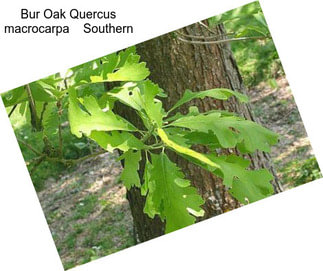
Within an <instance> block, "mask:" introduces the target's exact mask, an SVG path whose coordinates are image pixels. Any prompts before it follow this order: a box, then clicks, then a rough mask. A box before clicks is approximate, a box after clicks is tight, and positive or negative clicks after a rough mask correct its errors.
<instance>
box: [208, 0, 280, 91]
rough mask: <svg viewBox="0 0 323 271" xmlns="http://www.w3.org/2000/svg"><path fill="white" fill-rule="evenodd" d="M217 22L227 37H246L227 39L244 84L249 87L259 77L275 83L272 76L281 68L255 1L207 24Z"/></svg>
mask: <svg viewBox="0 0 323 271" xmlns="http://www.w3.org/2000/svg"><path fill="white" fill-rule="evenodd" d="M220 23H222V24H223V25H224V27H225V29H226V31H227V35H228V38H242V37H245V38H246V39H245V40H242V41H235V42H232V43H231V48H232V51H233V53H234V56H235V58H236V61H237V64H238V66H239V70H240V72H241V75H242V77H243V81H244V84H245V86H246V87H248V88H249V87H252V86H255V85H257V84H259V83H260V82H263V81H268V82H269V83H270V84H272V85H273V86H276V81H275V79H276V78H277V77H279V76H282V75H284V71H283V68H282V65H281V62H280V59H279V56H278V53H277V51H276V48H275V45H274V42H273V40H272V39H271V35H270V32H269V29H268V25H267V23H266V20H265V17H264V14H263V11H262V9H261V7H260V4H259V2H258V1H256V2H252V3H250V4H247V5H245V6H242V7H239V8H237V9H234V10H230V11H228V12H226V13H223V14H221V15H218V16H215V17H212V18H210V19H209V24H210V26H211V27H214V26H215V25H217V24H220Z"/></svg>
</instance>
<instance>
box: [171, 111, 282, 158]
mask: <svg viewBox="0 0 323 271" xmlns="http://www.w3.org/2000/svg"><path fill="white" fill-rule="evenodd" d="M169 126H176V127H183V128H188V129H190V130H192V131H198V132H204V133H209V131H211V132H213V133H214V135H216V137H217V138H218V142H219V143H220V145H221V146H222V147H224V148H233V147H236V146H237V147H238V148H239V150H240V151H242V152H244V153H246V152H254V151H256V150H257V149H258V150H261V151H265V152H269V151H270V146H271V145H274V144H276V143H277V141H278V135H277V134H275V133H274V132H271V131H270V130H268V129H266V128H264V127H262V126H261V125H259V124H257V123H255V122H252V121H249V120H245V119H242V118H239V117H236V116H221V113H218V112H214V113H211V114H208V115H203V114H201V115H197V116H188V117H183V118H181V119H178V120H175V121H174V122H172V123H170V124H169Z"/></svg>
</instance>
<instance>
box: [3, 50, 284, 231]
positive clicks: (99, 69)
mask: <svg viewBox="0 0 323 271" xmlns="http://www.w3.org/2000/svg"><path fill="white" fill-rule="evenodd" d="M148 76H149V70H148V69H147V68H146V65H145V63H144V62H140V57H139V56H138V55H137V54H136V52H135V48H134V47H131V48H128V49H126V50H124V51H121V52H119V53H114V54H110V55H108V56H105V57H103V58H100V59H97V60H94V61H91V62H88V63H85V64H83V65H80V66H77V67H74V68H72V69H70V70H69V71H68V72H67V73H66V75H65V76H61V75H55V76H53V77H49V78H46V79H43V80H39V81H37V82H35V83H34V84H30V85H29V86H28V88H29V89H30V90H31V95H29V96H28V91H26V90H28V89H26V87H21V88H17V89H15V90H13V91H11V92H9V93H6V94H5V95H4V97H3V99H4V101H5V104H6V106H12V105H16V104H28V105H29V106H30V104H31V103H32V102H33V101H34V102H35V103H36V104H38V103H39V102H42V103H43V104H45V103H47V106H46V108H45V110H44V111H43V115H38V116H37V117H38V118H39V119H42V125H43V130H44V133H45V134H46V133H53V132H55V131H56V127H58V128H57V129H58V131H57V132H58V133H59V127H60V125H61V124H60V119H59V116H60V110H63V109H64V108H67V110H68V121H69V125H70V130H71V133H72V134H74V135H75V136H76V137H78V138H81V137H82V136H85V137H87V138H89V139H91V140H93V141H95V142H96V143H97V144H98V145H99V146H100V147H101V148H102V149H104V150H106V151H109V152H113V151H114V150H116V149H117V150H119V151H120V152H122V155H121V156H120V160H124V170H123V172H122V174H121V176H120V178H121V180H122V181H123V183H124V185H125V186H126V188H127V189H131V188H132V187H138V188H139V189H140V190H141V194H142V195H143V196H145V197H146V204H145V207H144V210H143V211H144V212H145V213H146V214H147V215H148V216H149V217H151V218H153V217H154V216H156V215H158V216H159V217H160V218H161V219H162V220H163V221H166V232H171V231H174V230H177V229H179V228H182V227H185V226H187V225H190V224H193V223H194V222H195V220H196V217H200V216H203V215H204V211H203V209H202V207H201V206H202V205H203V204H204V200H203V198H202V197H201V195H200V194H199V193H198V191H197V190H196V188H194V187H193V186H192V185H191V182H190V180H187V179H186V178H185V175H184V173H183V172H182V170H181V169H180V168H179V167H178V166H177V165H176V164H175V163H174V162H172V161H171V160H170V159H169V157H168V156H167V153H166V152H165V150H166V149H168V150H169V151H172V152H176V153H177V154H178V155H180V156H182V157H184V158H185V159H187V160H189V161H190V162H192V163H194V164H196V165H198V166H199V167H201V168H203V169H205V170H208V171H210V172H211V173H212V174H214V175H216V176H218V177H219V178H221V179H222V180H223V184H224V185H225V186H226V187H227V189H228V190H229V192H230V194H231V195H232V196H233V197H235V198H236V199H237V200H239V201H240V202H241V203H243V204H246V203H250V202H254V201H256V200H259V199H262V198H265V197H267V196H269V195H271V194H272V193H273V188H272V185H271V183H270V181H271V180H272V179H273V177H272V175H271V174H270V173H269V172H268V171H267V170H266V169H260V170H250V169H249V165H250V161H249V160H247V159H245V158H243V157H240V156H238V155H234V154H231V155H228V156H225V155H220V154H219V153H220V152H219V150H223V149H229V148H230V149H231V148H237V149H238V150H239V151H240V152H241V153H243V154H244V153H253V152H255V151H257V150H259V151H264V152H269V151H270V147H271V145H273V144H275V143H276V142H277V140H278V136H277V135H276V134H275V133H273V132H271V131H269V130H268V129H266V128H264V127H262V126H261V125H259V124H257V123H255V122H252V121H249V120H246V119H244V118H242V117H240V116H237V115H236V114H234V113H231V112H227V111H221V110H211V111H208V112H203V113H200V112H199V110H198V108H196V107H194V106H193V107H191V108H190V110H189V112H188V113H187V114H185V115H182V114H180V113H178V112H177V113H175V111H176V110H178V109H179V108H180V107H181V106H182V105H183V104H185V103H187V102H189V101H191V100H193V99H204V98H206V97H211V98H214V99H219V100H227V99H229V98H230V97H235V98H236V99H237V101H239V102H242V103H245V102H247V101H248V98H247V97H246V96H245V95H243V94H241V93H239V92H236V91H232V90H230V89H225V88H217V89H209V90H205V91H200V92H194V91H191V90H186V91H185V93H184V95H183V97H182V98H181V99H179V100H178V101H177V102H176V103H175V104H174V105H173V107H172V108H171V109H170V110H168V111H166V110H165V109H164V107H163V102H162V98H163V97H165V96H166V93H165V92H164V91H163V90H162V89H161V88H160V87H159V86H158V85H157V84H154V83H153V82H152V81H150V80H149V79H147V77H148ZM107 82H115V83H116V84H115V87H113V88H112V89H109V90H108V91H106V90H105V89H104V87H103V85H104V84H106V83H107ZM38 86H41V88H38ZM40 89H41V90H40ZM30 96H31V97H32V100H31V98H30ZM116 103H122V104H124V105H126V106H128V107H129V108H131V109H132V110H134V111H135V112H136V114H137V115H138V116H139V117H140V118H141V120H142V122H143V124H144V127H145V128H144V129H139V128H138V127H136V126H135V125H134V124H132V123H131V122H129V121H128V120H126V119H124V118H122V117H121V116H120V115H118V114H117V113H115V112H114V106H115V104H116ZM36 111H37V112H39V110H37V108H36ZM195 145H203V146H205V147H207V149H208V150H209V151H208V152H207V153H200V152H197V151H195V150H194V146H195ZM47 157H51V159H56V158H57V157H58V158H59V157H60V158H62V159H64V158H63V157H62V153H61V150H58V153H57V154H56V156H55V155H54V156H50V155H49V154H48V155H47ZM65 162H66V161H65ZM141 162H144V163H145V169H144V176H143V180H141V178H140V176H139V172H138V170H139V165H140V163H141Z"/></svg>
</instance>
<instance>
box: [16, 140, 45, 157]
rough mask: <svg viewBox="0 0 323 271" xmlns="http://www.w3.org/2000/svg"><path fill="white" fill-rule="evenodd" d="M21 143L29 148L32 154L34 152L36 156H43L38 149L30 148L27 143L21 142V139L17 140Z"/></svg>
mask: <svg viewBox="0 0 323 271" xmlns="http://www.w3.org/2000/svg"><path fill="white" fill-rule="evenodd" d="M17 140H18V142H19V143H21V144H22V145H24V146H25V147H27V148H28V149H30V150H31V151H32V152H34V153H35V154H37V155H39V156H42V155H43V154H42V153H41V152H40V151H37V150H36V149H34V148H33V147H32V146H30V145H29V144H28V143H27V142H25V141H23V140H21V139H17Z"/></svg>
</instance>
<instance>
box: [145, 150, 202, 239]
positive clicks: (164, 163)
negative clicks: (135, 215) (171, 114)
mask: <svg viewBox="0 0 323 271" xmlns="http://www.w3.org/2000/svg"><path fill="white" fill-rule="evenodd" d="M151 157H152V162H151V164H150V163H148V168H147V171H148V173H147V175H146V176H147V179H146V183H145V184H144V185H146V186H147V188H145V190H144V192H146V193H147V197H146V204H145V208H144V211H145V213H146V214H148V215H149V217H151V218H153V217H154V216H155V215H159V216H160V217H161V219H162V220H166V230H165V232H166V233H168V232H172V231H175V230H178V229H180V228H183V227H185V226H188V225H191V224H193V223H194V222H195V217H194V216H203V215H204V211H203V209H202V208H201V207H200V206H201V205H202V204H203V203H204V201H203V199H202V198H201V196H200V195H199V194H198V193H197V190H196V189H195V188H194V187H192V186H190V182H189V181H188V180H185V179H184V174H183V173H182V172H181V171H180V170H179V168H178V167H177V166H176V164H174V163H173V162H172V161H170V160H169V158H168V157H167V155H166V154H165V153H161V154H158V155H157V154H152V155H151ZM193 215H194V216H193Z"/></svg>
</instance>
